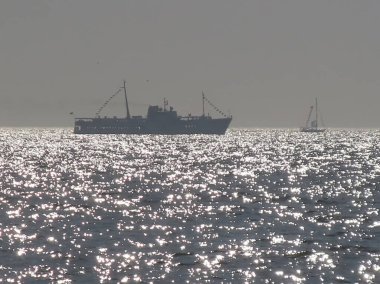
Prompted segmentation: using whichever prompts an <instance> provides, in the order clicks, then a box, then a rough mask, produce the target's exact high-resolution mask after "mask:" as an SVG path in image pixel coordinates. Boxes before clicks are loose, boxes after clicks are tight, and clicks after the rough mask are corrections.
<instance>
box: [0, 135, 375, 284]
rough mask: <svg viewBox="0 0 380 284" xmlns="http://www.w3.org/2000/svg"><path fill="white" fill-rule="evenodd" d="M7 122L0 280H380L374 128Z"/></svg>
mask: <svg viewBox="0 0 380 284" xmlns="http://www.w3.org/2000/svg"><path fill="white" fill-rule="evenodd" d="M0 133H1V135H0V151H1V153H0V172H1V175H0V182H1V184H0V185H1V190H0V202H1V207H0V225H1V226H0V282H14V283H33V282H35V283H40V282H41V281H45V282H54V283H74V282H77V283H97V282H102V283H129V282H132V283H136V282H143V283H149V282H152V283H167V282H177V283H184V282H189V283H200V282H202V283H220V282H222V283H231V282H235V283H236V282H250V283H252V282H257V283H358V282H360V283H379V281H380V259H379V258H380V245H379V244H380V217H379V209H380V146H379V145H380V144H379V142H380V132H379V131H374V130H331V131H329V132H327V133H325V134H310V133H299V132H297V131H295V130H231V131H229V132H228V134H227V135H225V136H207V135H195V136H185V135H184V136H154V135H146V136H127V135H102V136H98V135H89V136H78V135H74V134H72V131H71V130H69V129H1V130H0Z"/></svg>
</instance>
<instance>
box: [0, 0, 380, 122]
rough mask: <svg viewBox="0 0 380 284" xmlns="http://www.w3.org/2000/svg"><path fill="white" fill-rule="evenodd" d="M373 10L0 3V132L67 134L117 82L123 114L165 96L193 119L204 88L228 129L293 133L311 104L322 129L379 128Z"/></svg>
mask: <svg viewBox="0 0 380 284" xmlns="http://www.w3.org/2000/svg"><path fill="white" fill-rule="evenodd" d="M379 12H380V1H378V0H361V1H358V0H318V1H315V0H265V1H264V0H234V1H231V0H191V1H189V0H109V1H104V0H1V1H0V39H1V40H0V125H2V126H65V125H66V126H71V125H72V124H73V119H72V117H70V115H69V113H70V112H74V113H75V115H76V116H93V115H94V114H95V113H96V110H97V109H98V108H99V107H100V106H101V105H102V104H103V102H104V101H105V100H106V99H107V98H108V97H109V96H111V95H112V94H113V93H114V92H115V91H116V90H117V88H118V87H119V86H121V84H122V80H124V79H126V80H127V83H128V93H129V99H130V101H131V102H132V104H131V111H132V114H134V115H137V114H144V115H145V113H146V109H147V105H146V104H159V103H161V102H162V99H163V98H164V97H166V98H168V99H169V103H170V104H171V105H173V106H174V107H175V108H176V109H177V110H178V111H179V112H180V113H182V114H188V113H192V114H199V113H200V112H201V92H202V90H203V91H205V93H206V95H207V96H208V97H209V98H210V99H211V101H213V102H214V104H216V105H217V106H219V107H220V108H221V109H222V110H224V111H225V112H227V113H228V112H231V114H232V115H233V116H234V120H233V125H232V126H235V127H239V126H241V127H298V126H300V125H302V124H303V123H304V121H305V119H306V115H307V112H308V108H309V105H310V104H311V103H313V101H314V97H316V96H318V97H319V102H320V106H321V110H322V115H323V118H324V120H325V122H326V124H327V125H328V126H331V127H380V111H379V109H380V17H379ZM122 103H123V100H122V97H117V98H115V100H114V103H112V104H110V106H109V107H107V109H106V111H105V112H104V114H105V115H106V114H113V113H115V114H117V115H124V109H123V108H122V107H121V106H122ZM210 114H214V113H213V112H211V111H210ZM215 115H216V114H215Z"/></svg>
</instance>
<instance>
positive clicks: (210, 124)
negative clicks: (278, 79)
mask: <svg viewBox="0 0 380 284" xmlns="http://www.w3.org/2000/svg"><path fill="white" fill-rule="evenodd" d="M122 91H124V97H125V107H126V117H124V118H120V117H100V112H101V110H102V109H103V108H104V107H105V106H106V105H107V104H108V102H109V101H110V100H111V99H112V98H113V97H115V96H116V95H117V94H119V93H120V92H122ZM205 103H208V104H209V105H210V106H211V107H213V108H214V110H216V111H217V112H218V113H219V114H220V115H221V116H222V118H212V117H211V116H210V115H205ZM202 104H203V113H202V115H201V116H192V115H188V116H179V115H178V113H177V111H175V110H174V109H173V107H169V106H168V101H167V100H166V99H164V106H163V107H160V106H149V108H148V113H147V116H146V117H143V116H131V114H130V111H129V105H128V97H127V88H126V83H125V81H124V85H123V87H121V88H120V89H119V90H118V91H117V92H116V93H115V94H114V95H113V96H111V97H110V98H109V99H108V100H107V101H106V102H105V103H104V104H103V106H102V107H101V108H100V109H99V110H98V112H97V113H96V115H95V117H94V118H75V126H74V133H75V134H165V135H175V134H219V135H222V134H225V133H226V130H227V128H228V126H229V125H230V123H231V120H232V116H227V115H226V114H224V113H223V112H222V111H221V110H219V109H218V108H217V107H216V106H215V105H213V104H212V103H211V102H210V101H209V100H208V99H207V98H206V96H205V95H204V93H202Z"/></svg>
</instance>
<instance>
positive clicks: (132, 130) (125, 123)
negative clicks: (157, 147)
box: [74, 117, 232, 135]
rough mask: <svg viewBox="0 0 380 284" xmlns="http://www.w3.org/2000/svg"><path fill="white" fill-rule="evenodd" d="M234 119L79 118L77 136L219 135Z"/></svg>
mask: <svg viewBox="0 0 380 284" xmlns="http://www.w3.org/2000/svg"><path fill="white" fill-rule="evenodd" d="M231 120H232V118H230V117H227V118H216V119H214V118H209V117H199V118H197V119H186V118H182V119H175V120H172V121H165V120H149V119H146V118H145V119H144V118H136V119H135V118H130V119H122V118H78V119H76V120H75V128H74V133H75V134H162V135H179V134H217V135H223V134H225V133H226V130H227V128H228V126H229V125H230V123H231Z"/></svg>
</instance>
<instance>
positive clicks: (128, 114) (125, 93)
mask: <svg viewBox="0 0 380 284" xmlns="http://www.w3.org/2000/svg"><path fill="white" fill-rule="evenodd" d="M123 89H124V97H125V106H126V108H127V119H130V118H131V114H130V113H129V106H128V97H127V87H126V82H125V80H124V86H123Z"/></svg>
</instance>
